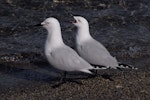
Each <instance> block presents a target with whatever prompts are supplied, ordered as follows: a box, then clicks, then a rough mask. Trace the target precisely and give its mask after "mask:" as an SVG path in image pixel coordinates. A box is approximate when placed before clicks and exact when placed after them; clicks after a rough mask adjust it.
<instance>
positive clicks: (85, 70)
mask: <svg viewBox="0 0 150 100" xmlns="http://www.w3.org/2000/svg"><path fill="white" fill-rule="evenodd" d="M80 71H81V72H84V73H88V74H93V73H92V72H91V71H89V69H81V70H80Z"/></svg>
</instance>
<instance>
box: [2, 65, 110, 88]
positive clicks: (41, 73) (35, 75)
mask: <svg viewBox="0 0 150 100" xmlns="http://www.w3.org/2000/svg"><path fill="white" fill-rule="evenodd" d="M35 65H36V66H38V67H37V68H33V69H32V68H31V69H22V68H21V67H19V68H18V67H12V66H7V65H4V64H0V66H1V67H0V73H4V74H7V75H9V76H11V77H14V78H15V79H18V80H20V79H23V80H25V83H26V81H34V82H36V81H37V82H47V83H49V84H51V87H52V88H57V87H59V86H61V85H62V84H65V83H75V84H78V85H83V83H82V82H81V80H86V79H89V78H94V77H97V76H101V77H102V78H104V79H109V80H110V81H113V79H111V76H110V75H107V74H103V75H100V74H99V75H96V76H95V75H89V74H86V73H82V72H68V73H67V78H66V79H65V81H64V82H60V77H61V73H62V71H60V70H57V69H55V68H53V67H51V65H49V64H47V63H45V64H39V63H38V64H35ZM6 80H7V78H6ZM9 81H12V80H9ZM9 81H8V82H9ZM16 82H18V81H16ZM16 84H17V83H16Z"/></svg>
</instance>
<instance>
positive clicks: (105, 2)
mask: <svg viewBox="0 0 150 100" xmlns="http://www.w3.org/2000/svg"><path fill="white" fill-rule="evenodd" d="M69 13H72V14H74V15H81V16H83V17H85V18H86V19H87V20H88V21H89V24H90V32H91V34H92V36H93V37H94V38H95V39H97V40H98V41H100V42H102V43H103V44H104V45H105V46H106V47H107V48H108V50H109V51H110V52H111V54H112V55H113V56H116V57H117V59H118V61H120V62H124V63H127V64H130V65H133V66H135V67H137V68H138V70H129V69H126V70H125V69H124V70H122V71H120V70H103V71H98V73H99V75H98V76H97V77H94V78H89V79H86V76H87V75H85V74H83V73H76V72H75V73H69V75H68V78H69V79H73V80H77V81H81V82H82V83H83V84H82V85H81V84H77V83H75V82H71V81H68V82H67V83H66V84H63V85H61V86H59V87H57V88H52V86H53V85H55V84H56V83H58V80H59V76H60V74H61V71H58V70H56V69H53V68H52V67H51V66H50V65H49V64H48V63H47V61H46V59H45V56H44V53H43V52H44V42H45V38H46V31H45V30H44V29H43V28H40V27H34V26H33V25H35V24H37V23H40V22H42V21H43V20H44V19H45V18H47V17H50V16H54V17H56V18H57V19H59V21H60V23H61V26H62V34H63V39H64V42H65V43H66V44H67V45H69V46H71V47H73V46H74V42H73V41H74V36H75V28H73V26H72V25H71V23H69V21H68V19H69V17H70V16H69ZM108 76H109V77H110V78H111V79H109V78H108ZM0 99H1V100H41V99H44V100H48V99H52V100H53V99H54V100H55V99H68V100H70V99H94V100H103V99H105V100H112V99H113V100H116V99H117V100H118V99H119V100H149V99H150V1H149V0H136V1H135V0H111V1H110V0H97V1H94V2H93V1H92V0H86V1H78V0H76V1H74V2H71V1H69V0H67V1H65V2H57V3H56V2H55V3H54V2H52V1H48V0H36V1H33V0H30V1H23V0H2V1H0Z"/></svg>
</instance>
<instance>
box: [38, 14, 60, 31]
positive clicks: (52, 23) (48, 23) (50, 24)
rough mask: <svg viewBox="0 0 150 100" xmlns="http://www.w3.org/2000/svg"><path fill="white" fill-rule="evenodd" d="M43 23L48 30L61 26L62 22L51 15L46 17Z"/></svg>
mask: <svg viewBox="0 0 150 100" xmlns="http://www.w3.org/2000/svg"><path fill="white" fill-rule="evenodd" d="M41 25H42V26H43V27H44V28H45V29H47V30H51V29H55V28H58V27H60V24H59V22H58V20H57V19H56V18H53V17H49V18H47V19H45V20H44V21H43V22H42V23H41Z"/></svg>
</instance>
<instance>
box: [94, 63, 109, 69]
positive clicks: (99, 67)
mask: <svg viewBox="0 0 150 100" xmlns="http://www.w3.org/2000/svg"><path fill="white" fill-rule="evenodd" d="M92 66H93V69H96V70H99V69H102V70H103V69H109V68H110V67H107V66H100V65H93V64H92Z"/></svg>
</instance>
